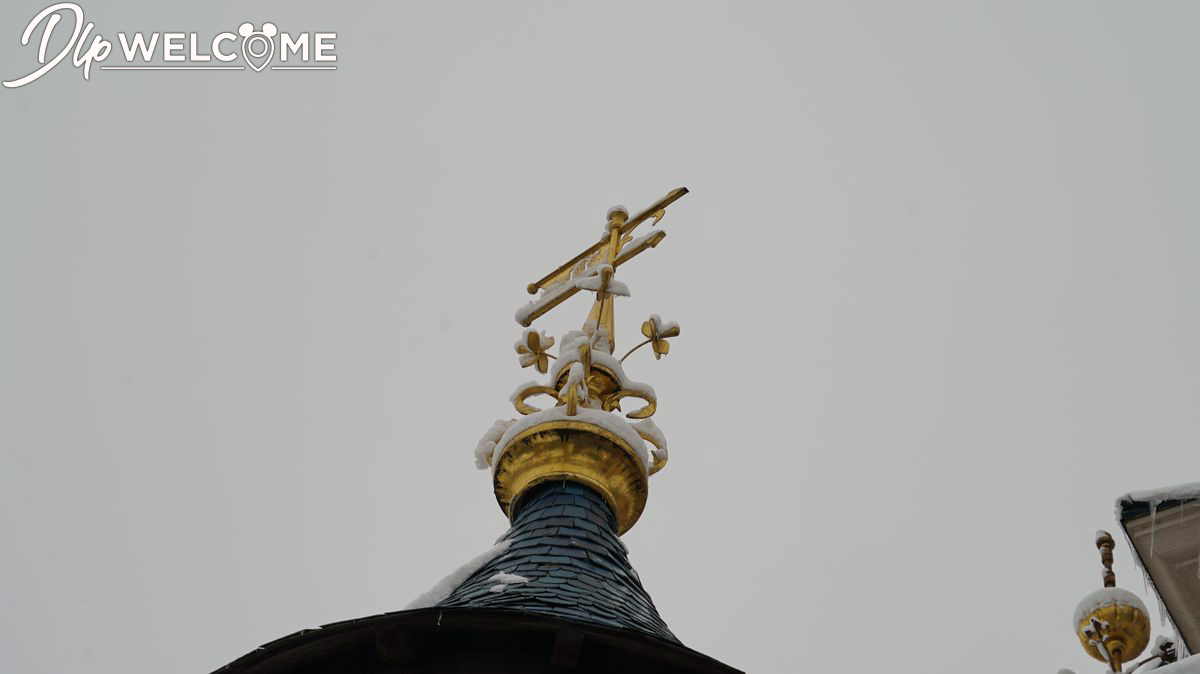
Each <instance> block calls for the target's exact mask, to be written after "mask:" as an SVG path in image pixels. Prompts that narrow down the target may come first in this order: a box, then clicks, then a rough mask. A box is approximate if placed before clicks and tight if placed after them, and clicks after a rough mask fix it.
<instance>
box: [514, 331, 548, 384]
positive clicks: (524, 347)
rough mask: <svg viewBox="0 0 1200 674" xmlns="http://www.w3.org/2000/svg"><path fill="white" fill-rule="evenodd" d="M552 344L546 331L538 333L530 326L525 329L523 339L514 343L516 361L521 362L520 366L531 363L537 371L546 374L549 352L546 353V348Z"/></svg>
mask: <svg viewBox="0 0 1200 674" xmlns="http://www.w3.org/2000/svg"><path fill="white" fill-rule="evenodd" d="M552 346H554V338H553V337H547V336H546V333H544V332H541V333H539V332H538V331H536V330H534V329H532V328H530V329H529V330H526V331H525V334H524V341H518V342H517V343H516V347H515V348H516V350H517V361H518V362H520V363H521V367H529V366H530V365H532V366H534V367H535V368H537V371H538V372H541V373H542V374H546V372H547V371H549V369H550V354H548V353H546V350H547V349H549V348H550V347H552Z"/></svg>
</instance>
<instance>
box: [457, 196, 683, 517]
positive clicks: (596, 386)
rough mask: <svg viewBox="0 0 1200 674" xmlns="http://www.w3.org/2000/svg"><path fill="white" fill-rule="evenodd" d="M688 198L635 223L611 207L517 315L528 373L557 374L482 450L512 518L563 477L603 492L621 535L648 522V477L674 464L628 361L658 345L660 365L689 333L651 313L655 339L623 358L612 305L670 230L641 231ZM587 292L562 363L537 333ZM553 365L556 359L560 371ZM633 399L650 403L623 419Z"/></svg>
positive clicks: (520, 400) (563, 343)
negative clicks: (540, 322)
mask: <svg viewBox="0 0 1200 674" xmlns="http://www.w3.org/2000/svg"><path fill="white" fill-rule="evenodd" d="M687 192H688V191H687V188H686V187H680V188H678V189H675V190H672V191H671V192H670V193H668V194H667V195H666V196H664V197H663V198H661V199H659V200H658V201H656V202H655V203H653V204H651V205H650V206H649V207H647V208H645V209H643V210H642V211H640V212H639V213H637V214H636V215H634V216H632V217H630V216H629V212H628V211H626V210H625V209H624V208H623V207H620V206H616V207H613V208H611V209H609V211H608V213H607V214H606V217H605V224H604V233H603V236H601V238H600V239H599V240H598V241H597V242H596V243H595V244H593V245H591V246H590V247H588V248H587V249H585V250H584V251H583V252H581V253H579V254H578V255H576V256H575V257H573V258H571V259H570V260H567V261H566V262H565V263H563V264H561V265H559V266H558V267H557V268H555V269H554V271H551V272H550V273H549V274H546V275H545V276H543V277H542V278H540V279H538V280H537V281H534V282H533V283H530V284H529V285H528V287H527V288H526V290H527V291H528V292H529V293H530V294H537V293H539V292H540V293H541V294H540V295H539V296H538V297H537V298H536V299H535V300H533V301H532V302H530V303H529V304H527V305H525V306H524V307H522V308H521V309H519V310H518V311H517V313H516V315H515V318H516V320H517V323H519V324H520V325H522V326H524V327H525V328H526V330H525V332H524V333H523V334H522V336H521V339H520V340H518V341H517V343H516V345H515V349H516V352H517V355H518V360H519V361H520V364H521V366H522V367H529V366H531V365H532V366H533V367H534V369H536V370H537V371H538V372H540V373H543V374H548V375H549V381H547V382H544V383H539V382H536V381H534V382H529V383H527V384H523V385H522V386H520V387H518V388H517V390H516V392H515V393H513V395H512V398H511V400H512V403H513V407H515V408H516V410H517V412H519V413H521V414H522V415H524V418H523V419H521V420H519V421H518V420H511V421H507V422H506V421H498V422H496V424H494V425H493V426H492V428H491V429H490V430H489V431H488V433H487V434H486V435H484V437H483V439H482V440H481V441H480V443H479V446H478V447H477V448H476V450H475V455H476V464H477V465H479V466H480V467H487V466H488V465H490V466H491V467H492V474H493V486H494V488H495V492H496V500H497V501H498V502H499V504H500V507H501V509H503V510H504V512H505V513H506V514H507V515H509V516H510V517H512V516H513V515H514V514H515V513H514V508H515V506H516V504H517V503H518V501H519V500H520V498H521V495H522V494H523V493H524V491H525V490H527V489H529V488H530V487H532V486H534V485H536V484H540V483H542V482H546V481H549V480H560V479H573V480H576V481H579V482H582V483H584V484H587V485H589V486H591V487H593V488H595V489H596V490H597V491H599V492H600V493H601V495H602V496H604V498H605V499H606V500H607V501H608V502H609V504H610V505H611V506H612V508H613V512H614V513H615V514H616V516H617V524H618V526H617V529H618V532H619V533H624V532H625V531H627V530H628V529H629V528H630V527H632V526H633V524H634V522H636V521H637V519H638V517H639V516H640V515H641V512H642V509H643V508H644V507H645V504H646V494H647V488H648V478H649V476H650V475H653V474H654V473H656V472H658V471H659V470H661V469H662V468H663V467H664V466H665V465H666V463H667V443H666V438H665V437H664V436H663V434H662V431H660V430H659V429H658V427H657V426H655V425H654V422H652V421H650V420H649V417H650V416H651V415H653V414H654V412H655V411H656V409H657V406H658V399H657V396H656V394H655V392H654V389H653V388H652V387H650V386H649V385H647V384H643V383H640V382H636V381H633V380H632V379H630V378H629V377H628V376H627V375H626V374H625V371H624V369H623V366H622V362H623V361H624V360H625V359H626V358H628V357H629V355H630V354H631V353H633V352H634V351H636V350H637V349H638V348H639V347H641V346H644V345H646V344H650V345H652V347H653V351H654V357H655V358H656V359H657V358H661V357H662V356H664V355H666V354H667V352H668V351H669V348H670V345H669V343H668V342H667V339H668V338H671V337H676V336H678V335H679V332H680V330H679V326H678V325H676V324H675V323H665V322H663V321H662V320H661V319H660V318H659V317H658V316H657V315H652V316H651V317H650V319H649V320H648V321H646V322H645V323H643V324H642V334H643V335H644V336H645V337H646V340H645V341H643V342H641V343H640V344H638V345H637V346H635V347H634V348H632V349H630V350H629V352H627V353H626V354H625V356H624V357H622V358H621V359H620V360H617V359H616V358H614V357H613V356H612V354H613V351H614V349H615V347H616V320H615V315H614V311H613V308H614V302H613V300H614V298H615V297H619V296H627V295H629V289H628V288H627V287H626V286H625V284H624V283H622V282H620V281H618V280H617V279H616V272H617V269H618V268H619V267H620V266H621V265H623V264H625V263H626V262H628V261H629V260H631V259H633V258H634V257H636V256H637V255H639V254H641V253H642V252H644V251H645V250H647V249H649V248H654V247H655V246H657V245H658V244H659V243H660V242H662V240H663V239H664V238H665V237H666V232H664V231H662V230H661V229H656V230H654V231H653V232H650V233H648V234H644V235H642V236H640V237H637V238H634V230H636V229H637V227H638V226H639V225H641V224H642V223H644V222H646V221H648V220H649V221H651V222H650V225H651V226H654V225H656V224H657V223H658V221H659V220H661V219H662V218H663V216H664V215H665V214H666V208H667V207H668V206H670V205H671V204H673V203H674V202H675V201H677V200H678V199H679V198H680V197H682V196H683V195H685V194H687ZM581 290H584V291H589V292H592V293H595V301H594V302H593V303H592V307H591V310H590V311H589V312H588V315H587V318H586V320H585V321H584V323H583V326H582V327H581V329H580V330H574V331H571V332H568V333H567V334H566V335H565V336H564V337H562V339H561V340H560V341H559V342H558V348H559V352H558V356H557V357H555V356H553V355H551V354H549V353H548V352H547V350H548V349H549V347H550V346H551V345H553V344H554V339H553V338H551V337H548V336H547V335H546V334H545V333H544V332H538V331H536V330H535V329H533V328H531V327H529V326H530V325H531V324H532V323H533V322H534V321H535V320H537V319H538V318H540V317H542V316H544V315H545V314H546V313H547V312H549V311H550V310H552V309H554V308H555V307H557V306H558V305H559V304H562V303H563V302H565V301H566V300H567V299H569V298H570V297H572V296H574V295H575V293H577V292H579V291H581ZM550 359H554V363H553V365H551V364H550V362H549V361H550ZM534 396H547V397H549V398H550V399H551V400H553V401H554V405H553V406H552V407H548V408H546V409H539V408H537V407H534V406H533V405H531V404H529V403H528V402H527V400H528V399H529V398H531V397H534ZM627 398H638V399H640V400H641V401H642V402H643V403H644V404H643V405H642V406H641V407H638V408H637V409H634V410H631V411H629V412H627V413H625V415H624V417H625V418H622V417H621V416H620V415H619V414H615V412H621V411H622V410H621V401H623V400H625V399H627ZM626 419H636V420H639V421H637V422H636V423H631V422H629V421H626ZM646 443H649V444H650V445H651V446H652V447H653V449H652V450H650V449H648V448H647V447H646Z"/></svg>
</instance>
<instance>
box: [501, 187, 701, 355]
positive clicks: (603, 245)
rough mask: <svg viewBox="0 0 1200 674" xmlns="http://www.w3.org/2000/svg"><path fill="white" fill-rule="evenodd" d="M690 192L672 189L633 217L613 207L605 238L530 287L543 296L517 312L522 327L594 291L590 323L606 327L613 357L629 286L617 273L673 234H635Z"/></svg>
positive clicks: (683, 189) (610, 211) (589, 316)
mask: <svg viewBox="0 0 1200 674" xmlns="http://www.w3.org/2000/svg"><path fill="white" fill-rule="evenodd" d="M687 193H688V190H687V188H686V187H680V188H677V189H674V190H671V192H669V193H668V194H667V195H666V196H665V197H663V198H661V199H659V200H658V201H656V202H654V203H653V204H651V205H650V206H648V207H647V208H645V209H644V210H642V211H641V212H640V213H638V214H637V215H635V216H633V217H632V218H631V217H629V213H628V212H627V211H626V210H625V209H624V208H620V207H614V208H612V209H609V211H608V222H607V223H606V224H605V232H604V236H603V237H602V238H601V239H600V240H599V241H597V242H596V243H594V244H592V245H591V246H590V247H588V248H587V249H586V250H584V251H583V252H582V253H579V254H578V255H576V256H575V257H573V258H571V259H570V260H567V261H566V262H564V263H563V264H561V265H559V266H558V267H557V268H556V269H555V270H554V271H552V272H550V273H549V274H546V275H545V276H543V277H542V278H540V279H538V280H537V281H534V282H533V283H530V284H529V285H528V286H527V287H526V291H528V292H529V294H530V295H536V294H537V293H538V292H541V293H542V295H541V296H540V297H538V298H537V299H536V300H534V301H532V302H530V303H529V304H527V305H525V306H524V307H522V308H521V309H519V310H517V313H516V316H515V318H516V320H517V323H519V324H521V325H522V326H524V327H529V325H530V324H532V323H533V322H534V321H535V320H537V319H538V318H540V317H541V316H542V315H544V314H545V313H546V312H548V311H550V310H551V309H553V308H554V307H556V306H558V305H560V304H562V303H563V302H565V301H566V300H568V299H570V298H571V297H572V296H574V295H575V293H577V292H579V291H580V290H589V291H593V292H595V293H596V302H595V304H593V305H592V310H591V312H589V314H588V321H589V322H590V321H595V322H596V323H595V325H596V326H597V327H598V328H599V327H603V328H604V329H605V330H607V331H608V335H609V353H612V350H613V349H614V348H615V341H616V340H615V339H614V338H613V332H614V331H613V307H612V304H613V297H614V295H616V294H626V292H623V291H624V286H623V285H621V286H618V285H616V284H615V283H614V282H613V275H614V273H615V272H616V269H617V267H620V266H621V265H623V264H625V263H626V262H628V261H630V260H632V259H633V258H634V257H636V256H637V255H638V254H640V253H641V252H642V251H644V250H646V249H647V248H654V247H655V246H657V245H658V244H659V242H661V241H662V240H663V238H665V237H666V236H667V233H666V232H664V231H662V230H661V229H660V230H655V231H654V232H653V233H650V234H646V235H643V236H641V237H638V238H637V239H634V238H633V230H634V229H636V228H637V227H638V225H640V224H642V223H643V222H645V221H647V220H650V219H651V218H653V220H652V221H651V223H650V226H652V227H653V226H654V225H655V224H657V223H658V221H659V220H662V218H663V216H664V215H666V210H667V206H670V205H671V204H673V203H675V201H676V200H678V199H679V198H680V197H682V196H683V195H685V194H687Z"/></svg>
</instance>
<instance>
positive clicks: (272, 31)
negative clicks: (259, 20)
mask: <svg viewBox="0 0 1200 674" xmlns="http://www.w3.org/2000/svg"><path fill="white" fill-rule="evenodd" d="M278 33H279V31H278V30H276V28H275V24H273V23H264V24H263V27H262V30H260V31H255V30H254V24H252V23H243V24H242V25H240V26H238V35H241V36H242V58H244V59H246V63H249V64H250V67H251V68H254V69H255V70H256V71H259V72H261V71H262V69H263V68H266V67H267V64H268V63H270V62H271V58H272V57H273V56H275V40H273V39H271V38H273V37H275V36H276V35H277V34H278ZM255 47H258V48H257V49H256V48H255ZM255 60H261V61H262V63H260V64H257V65H256V64H255V63H254V61H255Z"/></svg>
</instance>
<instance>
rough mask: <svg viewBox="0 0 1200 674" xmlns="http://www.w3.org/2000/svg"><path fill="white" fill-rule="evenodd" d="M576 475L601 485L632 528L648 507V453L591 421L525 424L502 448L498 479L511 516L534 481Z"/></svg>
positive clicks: (622, 525)
mask: <svg viewBox="0 0 1200 674" xmlns="http://www.w3.org/2000/svg"><path fill="white" fill-rule="evenodd" d="M556 480H572V481H575V482H578V483H580V484H583V485H585V486H587V487H591V488H592V489H594V490H596V491H597V492H598V493H599V494H600V495H601V496H602V497H603V498H604V500H605V501H606V502H607V503H608V505H609V507H611V508H612V510H613V513H614V514H615V515H616V517H617V534H618V535H620V534H624V533H625V532H626V531H629V530H630V529H631V528H632V527H633V525H634V524H635V523H636V522H637V521H638V518H639V517H641V515H642V511H643V510H644V509H645V507H646V496H647V494H648V492H649V479H648V478H647V476H646V469H645V467H644V464H643V463H642V459H641V458H640V457H639V456H638V454H637V452H636V451H634V450H633V448H632V447H630V446H629V445H628V444H627V443H626V442H625V441H624V440H622V439H621V438H619V437H617V436H616V435H615V434H613V433H611V432H609V431H607V430H605V429H604V428H601V427H600V426H597V425H596V424H592V423H588V422H586V421H563V420H557V421H548V422H546V423H544V424H538V425H536V426H532V427H530V428H527V429H525V430H524V431H522V432H521V433H520V434H518V435H517V436H515V437H514V438H513V439H512V440H510V441H509V442H508V444H507V445H505V447H504V448H503V449H501V452H500V458H499V462H498V464H497V465H496V466H495V470H494V472H493V477H492V485H493V488H494V489H495V492H496V502H497V503H499V504H500V509H501V510H503V511H504V514H505V515H507V516H508V518H509V520H510V521H511V520H512V519H513V517H514V515H515V514H516V513H515V512H514V508H515V506H516V505H517V504H519V503H520V501H521V497H522V496H523V495H524V494H525V492H526V491H528V490H529V489H530V488H531V487H534V486H537V485H539V484H542V483H544V482H553V481H556Z"/></svg>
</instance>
